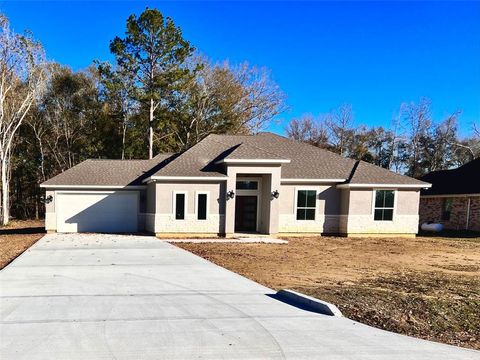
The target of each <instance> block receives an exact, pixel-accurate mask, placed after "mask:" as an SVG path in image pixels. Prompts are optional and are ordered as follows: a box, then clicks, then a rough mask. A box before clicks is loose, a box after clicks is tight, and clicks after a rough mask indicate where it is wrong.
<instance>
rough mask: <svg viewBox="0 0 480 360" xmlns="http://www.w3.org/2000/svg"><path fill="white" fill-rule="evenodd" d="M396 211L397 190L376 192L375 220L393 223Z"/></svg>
mask: <svg viewBox="0 0 480 360" xmlns="http://www.w3.org/2000/svg"><path fill="white" fill-rule="evenodd" d="M394 209H395V190H375V198H374V208H373V220H375V221H392V220H393V211H394Z"/></svg>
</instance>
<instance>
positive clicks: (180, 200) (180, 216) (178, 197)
mask: <svg viewBox="0 0 480 360" xmlns="http://www.w3.org/2000/svg"><path fill="white" fill-rule="evenodd" d="M175 220H185V194H184V193H176V194H175Z"/></svg>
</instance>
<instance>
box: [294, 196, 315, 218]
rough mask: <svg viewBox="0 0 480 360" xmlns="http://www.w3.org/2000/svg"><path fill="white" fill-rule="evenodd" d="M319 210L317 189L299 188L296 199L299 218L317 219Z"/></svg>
mask: <svg viewBox="0 0 480 360" xmlns="http://www.w3.org/2000/svg"><path fill="white" fill-rule="evenodd" d="M316 212H317V190H310V189H298V190H297V200H296V218H297V220H315V215H316Z"/></svg>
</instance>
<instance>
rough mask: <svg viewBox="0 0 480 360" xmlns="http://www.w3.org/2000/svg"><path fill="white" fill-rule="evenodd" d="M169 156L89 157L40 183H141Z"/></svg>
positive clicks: (106, 184) (116, 184)
mask: <svg viewBox="0 0 480 360" xmlns="http://www.w3.org/2000/svg"><path fill="white" fill-rule="evenodd" d="M171 156H172V155H171V154H160V155H157V156H156V157H155V158H153V159H151V160H103V159H89V160H85V161H84V162H81V163H80V164H78V165H76V166H74V167H72V168H70V169H68V170H66V171H64V172H63V173H61V174H59V175H57V176H55V177H53V178H51V179H49V180H47V181H45V182H44V183H43V184H42V185H72V186H75V185H81V186H85V185H92V186H94V185H95V186H127V185H142V180H143V179H144V178H146V177H148V176H149V175H150V173H151V169H152V168H153V167H155V165H158V164H161V163H162V162H164V161H165V160H166V159H168V158H170V157H171Z"/></svg>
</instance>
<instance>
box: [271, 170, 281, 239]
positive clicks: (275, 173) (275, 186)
mask: <svg viewBox="0 0 480 360" xmlns="http://www.w3.org/2000/svg"><path fill="white" fill-rule="evenodd" d="M280 177H281V168H280V166H279V167H277V168H272V172H271V177H270V191H269V194H268V195H269V197H270V216H269V223H268V233H269V234H277V233H278V222H279V215H280V206H279V204H280V203H279V202H280V201H281V200H282V191H281V189H280ZM275 190H277V191H278V192H279V193H280V196H279V198H278V199H275V198H273V197H272V196H271V194H272V192H273V191H275Z"/></svg>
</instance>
